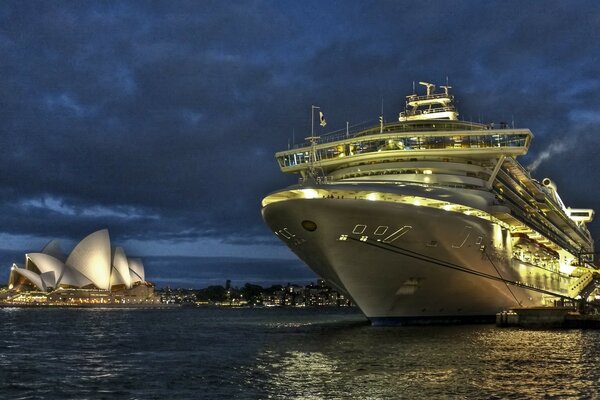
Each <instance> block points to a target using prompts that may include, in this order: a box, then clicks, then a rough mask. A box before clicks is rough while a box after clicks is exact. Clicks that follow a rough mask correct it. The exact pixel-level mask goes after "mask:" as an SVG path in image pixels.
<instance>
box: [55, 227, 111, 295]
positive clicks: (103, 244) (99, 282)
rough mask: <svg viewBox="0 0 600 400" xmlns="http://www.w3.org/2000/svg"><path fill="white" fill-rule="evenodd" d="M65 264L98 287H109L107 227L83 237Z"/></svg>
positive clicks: (109, 263)
mask: <svg viewBox="0 0 600 400" xmlns="http://www.w3.org/2000/svg"><path fill="white" fill-rule="evenodd" d="M66 265H67V266H68V267H71V268H74V269H76V270H77V271H79V272H81V273H82V274H83V275H85V276H86V277H87V278H88V279H89V280H91V281H92V282H93V283H94V285H96V287H98V288H99V289H104V290H109V289H110V269H111V268H110V266H111V251H110V238H109V236H108V229H102V230H99V231H97V232H94V233H92V234H91V235H88V236H87V237H85V238H84V239H83V240H82V241H81V242H79V243H78V244H77V246H75V248H74V249H73V251H72V252H71V254H69V257H68V258H67V262H66Z"/></svg>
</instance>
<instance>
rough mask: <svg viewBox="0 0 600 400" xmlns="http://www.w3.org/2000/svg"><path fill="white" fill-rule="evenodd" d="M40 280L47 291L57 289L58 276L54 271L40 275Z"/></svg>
mask: <svg viewBox="0 0 600 400" xmlns="http://www.w3.org/2000/svg"><path fill="white" fill-rule="evenodd" d="M40 278H41V279H42V283H43V284H44V287H45V288H46V289H48V288H55V287H56V274H55V273H54V271H48V272H44V273H42V274H40Z"/></svg>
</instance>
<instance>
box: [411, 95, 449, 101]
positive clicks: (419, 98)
mask: <svg viewBox="0 0 600 400" xmlns="http://www.w3.org/2000/svg"><path fill="white" fill-rule="evenodd" d="M444 98H445V99H450V100H452V97H451V96H450V95H447V94H446V93H436V94H429V95H427V94H424V95H422V96H417V95H416V94H411V95H409V96H406V100H407V101H420V100H434V99H444Z"/></svg>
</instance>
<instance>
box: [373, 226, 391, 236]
mask: <svg viewBox="0 0 600 400" xmlns="http://www.w3.org/2000/svg"><path fill="white" fill-rule="evenodd" d="M387 230H388V227H387V226H378V227H377V229H375V234H376V235H383V234H384V233H386V232H387Z"/></svg>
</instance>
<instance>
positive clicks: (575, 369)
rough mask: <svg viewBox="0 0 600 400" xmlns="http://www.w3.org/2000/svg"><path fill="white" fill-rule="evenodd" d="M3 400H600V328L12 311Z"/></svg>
mask: <svg viewBox="0 0 600 400" xmlns="http://www.w3.org/2000/svg"><path fill="white" fill-rule="evenodd" d="M0 315H1V318H2V323H1V324H0V337H1V338H2V339H1V340H0V350H1V351H0V393H2V396H3V398H11V399H13V398H23V399H34V398H35V399H62V398H82V399H83V398H89V399H95V398H124V399H163V398H194V399H197V398H200V399H202V398H204V399H217V398H242V399H243V398H249V399H255V398H272V399H311V398H314V399H324V398H353V399H374V398H375V399H396V398H409V399H420V398H436V399H438V398H442V399H443V398H453V399H454V398H469V399H470V398H496V399H504V398H540V397H544V396H545V397H547V398H561V399H562V398H566V399H568V398H574V399H575V398H600V393H599V391H598V389H597V388H596V387H597V386H598V385H597V382H599V381H600V374H599V373H598V369H597V365H599V364H600V340H599V339H600V332H598V331H577V330H572V331H527V330H521V329H498V328H495V327H493V326H486V325H475V326H454V327H452V326H450V327H418V328H416V327H407V328H375V327H370V326H368V325H367V324H366V323H365V320H364V318H363V317H362V316H361V315H360V314H357V313H355V312H352V311H350V310H326V311H315V310H287V309H279V310H219V309H217V310H215V309H193V308H192V309H170V310H113V309H107V310H52V309H28V310H19V309H16V310H8V311H7V310H6V309H2V312H1V313H0Z"/></svg>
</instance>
